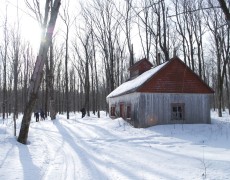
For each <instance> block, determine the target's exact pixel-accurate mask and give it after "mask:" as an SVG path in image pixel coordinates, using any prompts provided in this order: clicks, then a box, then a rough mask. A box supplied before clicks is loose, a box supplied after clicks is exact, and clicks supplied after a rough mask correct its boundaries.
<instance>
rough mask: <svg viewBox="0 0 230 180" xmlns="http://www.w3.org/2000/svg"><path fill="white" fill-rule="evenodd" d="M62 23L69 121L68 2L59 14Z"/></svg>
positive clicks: (69, 24)
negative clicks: (63, 27) (64, 30)
mask: <svg viewBox="0 0 230 180" xmlns="http://www.w3.org/2000/svg"><path fill="white" fill-rule="evenodd" d="M60 17H61V19H62V21H63V22H64V24H65V28H66V32H65V106H66V114H67V119H69V78H68V59H69V31H70V26H71V20H70V15H69V1H67V2H66V4H65V6H64V8H63V14H60Z"/></svg>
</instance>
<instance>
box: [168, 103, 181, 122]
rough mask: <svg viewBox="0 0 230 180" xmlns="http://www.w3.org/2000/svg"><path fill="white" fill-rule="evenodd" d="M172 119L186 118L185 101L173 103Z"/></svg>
mask: <svg viewBox="0 0 230 180" xmlns="http://www.w3.org/2000/svg"><path fill="white" fill-rule="evenodd" d="M171 107H172V111H171V114H172V117H171V120H182V121H183V120H184V103H172V104H171Z"/></svg>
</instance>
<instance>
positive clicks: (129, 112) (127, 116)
mask: <svg viewBox="0 0 230 180" xmlns="http://www.w3.org/2000/svg"><path fill="white" fill-rule="evenodd" d="M126 118H131V106H130V105H127V115H126Z"/></svg>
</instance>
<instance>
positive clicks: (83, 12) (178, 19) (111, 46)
mask: <svg viewBox="0 0 230 180" xmlns="http://www.w3.org/2000/svg"><path fill="white" fill-rule="evenodd" d="M5 2H6V3H5V7H4V12H1V14H0V116H1V117H2V118H3V119H5V118H6V117H7V116H9V115H11V114H13V117H14V119H17V117H18V114H19V113H23V112H24V109H25V107H26V103H27V101H28V96H29V92H30V86H31V84H33V77H36V72H37V71H36V70H37V68H38V71H41V74H40V75H41V79H40V80H38V82H37V83H38V84H35V86H36V88H37V89H38V96H36V97H35V99H36V102H35V103H34V106H31V108H32V109H31V111H36V110H38V109H43V110H44V112H45V114H46V115H49V113H51V111H54V112H56V113H60V114H62V113H64V112H66V114H67V119H68V116H69V112H76V111H79V110H80V109H81V108H82V107H85V108H86V110H87V114H88V115H90V113H94V114H96V113H98V116H100V114H99V112H100V110H107V103H106V96H107V95H108V94H109V93H110V92H111V91H112V90H114V89H115V88H116V87H118V86H119V85H120V84H122V83H123V82H125V81H126V80H127V79H128V78H129V71H128V68H129V67H130V65H131V64H133V63H135V62H137V61H138V60H140V59H142V58H144V57H146V58H147V59H149V61H150V62H151V63H153V64H154V65H156V64H157V59H159V58H160V61H161V63H163V62H165V61H168V60H169V59H170V58H172V57H173V56H174V55H175V54H176V55H177V56H178V57H180V58H181V59H182V60H183V61H184V62H185V63H186V64H187V65H188V66H189V67H190V68H191V69H192V70H193V71H194V72H195V73H197V74H198V75H199V76H200V78H201V79H202V80H203V81H205V82H206V83H207V84H208V85H209V86H210V87H212V88H213V89H214V91H215V94H214V96H213V102H212V107H213V108H217V109H218V110H219V111H218V112H219V116H222V111H223V110H224V109H225V108H228V109H229V108H230V92H229V85H230V84H229V78H230V63H229V51H230V46H229V41H230V34H229V26H228V23H229V20H230V18H229V16H230V15H229V11H228V7H229V4H228V2H227V1H224V0H207V1H202V0H194V1H190V0H125V1H122V0H90V1H84V0H82V1H79V2H78V1H77V2H75V4H71V3H73V1H68V0H66V1H65V0H62V1H60V0H59V3H61V4H59V5H60V8H59V7H58V8H59V9H57V12H56V13H57V14H58V15H57V17H56V19H57V24H56V26H55V28H54V26H49V25H52V22H53V21H52V16H53V15H54V14H55V5H56V4H55V3H56V2H58V0H55V1H54V0H46V1H40V0H24V2H21V1H20V3H19V2H18V1H17V2H16V1H10V0H8V1H5ZM22 3H24V4H25V8H24V9H22V7H21V4H22ZM8 7H13V9H14V11H15V12H17V13H16V16H15V17H13V19H14V21H13V22H11V21H10V19H11V18H12V15H11V14H10V12H8V10H7V9H8ZM56 7H57V6H56ZM21 13H24V16H29V17H31V18H33V20H34V22H35V23H39V25H40V27H41V30H42V31H41V35H40V34H34V36H41V44H40V51H37V50H36V49H34V48H33V46H32V45H31V42H29V41H28V40H26V39H25V37H23V35H22V31H21V26H22V25H21V23H22V21H21V20H20V14H21ZM25 13H26V14H25ZM49 19H51V20H50V21H49ZM54 24H55V23H54ZM51 29H52V30H51ZM50 31H54V32H53V34H51V35H52V36H49V32H50ZM47 34H48V35H47ZM47 38H48V40H49V39H50V41H46V40H47ZM44 41H46V42H49V43H46V44H47V45H46V49H47V51H45V50H44V51H43V56H39V53H40V52H41V49H42V48H41V47H43V45H44V44H45V43H44ZM40 57H42V58H43V61H42V60H41V61H40V60H39V58H40ZM39 62H43V63H44V64H40V69H39ZM34 72H35V73H34Z"/></svg>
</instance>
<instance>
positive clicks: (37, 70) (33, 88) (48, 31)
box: [18, 0, 61, 144]
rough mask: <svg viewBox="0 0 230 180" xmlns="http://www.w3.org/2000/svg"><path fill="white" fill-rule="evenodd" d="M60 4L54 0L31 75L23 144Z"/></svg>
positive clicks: (23, 126)
mask: <svg viewBox="0 0 230 180" xmlns="http://www.w3.org/2000/svg"><path fill="white" fill-rule="evenodd" d="M46 2H47V4H48V6H50V5H51V1H49V0H47V1H46ZM60 5H61V0H55V1H54V3H53V6H51V13H50V20H49V23H48V26H47V28H44V32H45V33H44V35H43V36H42V40H44V41H41V44H40V49H39V54H38V56H37V60H36V64H35V67H34V71H33V74H32V77H31V82H30V86H29V93H28V95H29V97H28V101H27V104H26V107H25V110H24V115H23V119H22V124H21V129H20V133H19V137H18V141H19V142H20V143H23V144H26V143H27V138H28V132H29V125H30V120H31V115H32V111H33V107H34V105H35V102H36V99H37V95H38V90H39V87H40V84H41V80H42V76H43V67H44V64H45V61H46V58H47V52H48V49H49V46H50V42H51V39H52V35H53V31H54V27H55V24H56V20H57V15H58V12H59V7H60ZM46 7H47V6H46ZM48 10H49V9H48V8H46V11H45V17H44V19H45V20H44V22H48V17H49V16H48V14H49V11H48ZM47 11H48V12H47Z"/></svg>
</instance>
